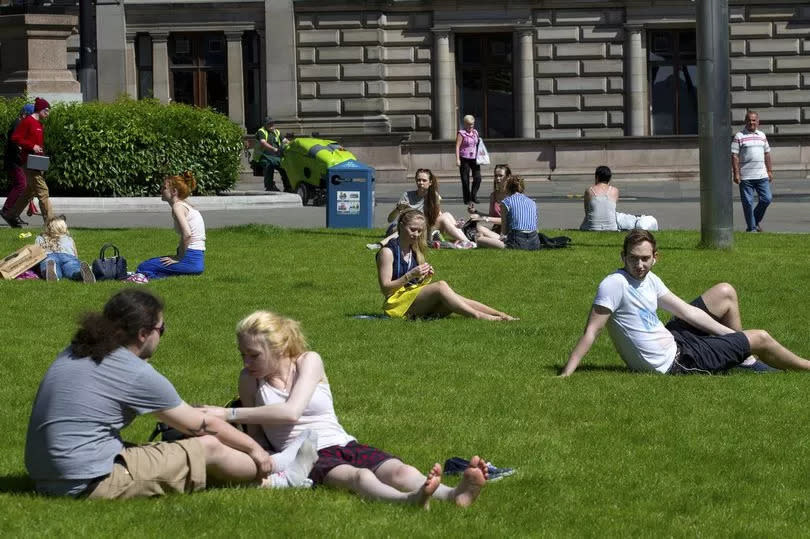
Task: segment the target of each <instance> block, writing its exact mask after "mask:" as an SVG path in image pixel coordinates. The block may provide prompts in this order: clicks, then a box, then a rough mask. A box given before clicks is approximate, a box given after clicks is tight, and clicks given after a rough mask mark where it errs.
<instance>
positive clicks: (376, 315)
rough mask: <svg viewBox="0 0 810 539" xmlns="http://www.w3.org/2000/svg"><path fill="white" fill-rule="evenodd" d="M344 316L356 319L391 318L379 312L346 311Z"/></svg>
mask: <svg viewBox="0 0 810 539" xmlns="http://www.w3.org/2000/svg"><path fill="white" fill-rule="evenodd" d="M346 316H348V317H349V318H354V319H356V320H393V319H392V318H391V317H390V316H388V315H386V314H380V313H346Z"/></svg>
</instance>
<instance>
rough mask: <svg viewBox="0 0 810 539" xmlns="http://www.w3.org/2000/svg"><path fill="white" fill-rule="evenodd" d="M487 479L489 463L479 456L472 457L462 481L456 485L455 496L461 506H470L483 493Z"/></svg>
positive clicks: (457, 503)
mask: <svg viewBox="0 0 810 539" xmlns="http://www.w3.org/2000/svg"><path fill="white" fill-rule="evenodd" d="M486 481H487V465H486V463H485V462H484V461H483V460H482V459H481V458H480V457H479V456H478V455H476V456H474V457H473V458H471V459H470V465H469V466H468V467H467V469H466V470H464V475H463V476H462V477H461V483H459V484H458V486H457V487H456V491H455V495H454V498H455V500H456V505H458V506H459V507H469V506H470V505H472V503H473V502H474V501H475V499H476V498H478V495H479V494H481V488H483V486H484V483H486Z"/></svg>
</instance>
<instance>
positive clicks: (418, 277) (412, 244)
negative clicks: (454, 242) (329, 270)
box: [377, 210, 514, 320]
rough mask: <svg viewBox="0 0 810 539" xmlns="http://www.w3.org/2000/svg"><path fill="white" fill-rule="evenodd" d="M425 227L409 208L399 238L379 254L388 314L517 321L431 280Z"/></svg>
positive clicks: (401, 219)
mask: <svg viewBox="0 0 810 539" xmlns="http://www.w3.org/2000/svg"><path fill="white" fill-rule="evenodd" d="M426 230H427V223H426V220H425V216H424V215H422V212H419V211H417V210H407V211H405V212H403V213H401V214H400V216H399V218H398V219H397V232H398V235H397V237H396V238H395V239H392V240H391V241H389V242H387V243H386V244H385V245H384V246H383V248H382V249H380V252H379V253H377V275H378V277H379V282H380V290H381V291H382V293H383V296H385V303H383V310H384V311H385V314H387V315H388V316H391V317H393V318H431V317H442V316H447V315H449V314H450V313H458V314H460V315H463V316H469V317H470V318H482V319H484V320H514V318H512V317H511V316H509V315H508V314H506V313H502V312H500V311H496V310H495V309H493V308H492V307H488V306H487V305H484V304H483V303H480V302H478V301H474V300H471V299H467V298H465V297H464V296H462V295H460V294H457V293H456V292H454V291H453V289H452V288H450V285H448V284H447V283H446V282H444V281H437V282H435V283H431V282H430V279H431V277H432V276H433V267H432V266H431V265H430V264H428V263H427V262H425V250H426V248H427V245H426V243H425V235H426Z"/></svg>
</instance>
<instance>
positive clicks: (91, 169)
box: [0, 99, 242, 196]
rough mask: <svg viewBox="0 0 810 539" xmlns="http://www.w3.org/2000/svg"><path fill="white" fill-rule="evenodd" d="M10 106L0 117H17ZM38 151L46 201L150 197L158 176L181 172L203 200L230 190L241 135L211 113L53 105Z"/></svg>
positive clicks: (147, 106) (140, 104)
mask: <svg viewBox="0 0 810 539" xmlns="http://www.w3.org/2000/svg"><path fill="white" fill-rule="evenodd" d="M9 103H11V104H9ZM13 103H14V102H5V103H0V108H2V110H1V111H0V114H2V116H0V118H5V117H6V116H9V118H11V116H12V115H13V114H11V113H14V111H15V110H16V111H17V112H18V111H19V108H20V107H21V106H22V102H21V101H20V104H19V105H17V106H16V108H14V106H12V105H13ZM6 109H10V110H8V111H7V110H6ZM10 121H11V120H10V119H9V122H10ZM45 148H46V151H47V154H48V155H49V156H50V157H51V167H50V169H49V170H48V173H47V180H48V185H49V187H50V189H51V192H52V193H53V194H64V195H76V196H88V195H89V196H92V195H99V196H144V195H155V194H157V193H158V192H159V188H160V183H161V180H162V178H163V177H164V176H165V175H166V174H175V173H179V172H182V171H184V170H191V171H192V172H193V173H194V176H195V177H196V178H197V191H196V193H197V194H207V193H214V192H216V191H223V190H227V189H230V188H231V187H233V185H234V184H235V183H236V181H237V179H238V175H239V167H240V152H241V151H242V129H241V128H240V127H239V126H238V125H236V124H234V123H233V122H231V121H230V120H229V119H228V118H227V117H226V116H224V115H222V114H219V113H217V112H214V111H213V110H211V109H198V108H195V107H191V106H188V105H181V104H172V105H168V106H166V105H162V104H160V103H159V102H157V101H155V100H142V101H134V100H131V99H120V100H119V101H116V102H115V103H71V104H63V103H60V104H54V105H53V107H52V108H51V114H50V116H49V117H48V119H47V120H46V128H45Z"/></svg>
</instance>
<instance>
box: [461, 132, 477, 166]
mask: <svg viewBox="0 0 810 539" xmlns="http://www.w3.org/2000/svg"><path fill="white" fill-rule="evenodd" d="M458 134H459V135H461V146H459V148H458V155H459V157H461V158H463V159H475V158H476V157H477V155H476V153H477V151H476V149H477V147H478V131H476V130H475V129H473V130H472V131H471V132H468V131H467V130H466V129H459V130H458Z"/></svg>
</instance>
